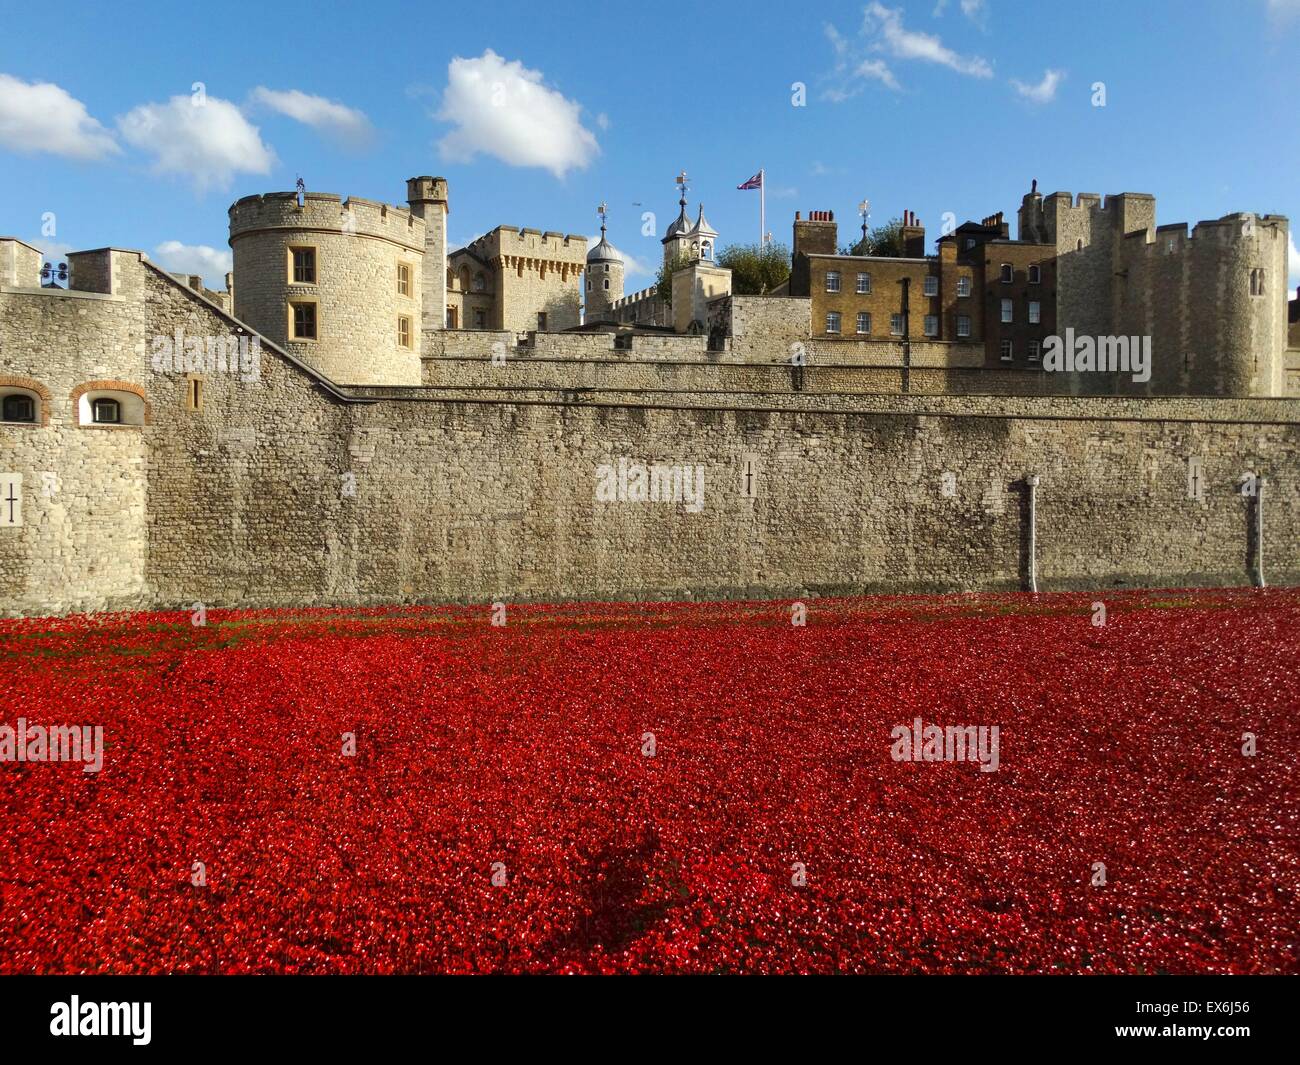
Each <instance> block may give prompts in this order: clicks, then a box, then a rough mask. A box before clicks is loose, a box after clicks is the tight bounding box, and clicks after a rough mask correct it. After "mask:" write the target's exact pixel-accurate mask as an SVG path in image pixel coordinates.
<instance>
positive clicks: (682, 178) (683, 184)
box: [677, 170, 686, 203]
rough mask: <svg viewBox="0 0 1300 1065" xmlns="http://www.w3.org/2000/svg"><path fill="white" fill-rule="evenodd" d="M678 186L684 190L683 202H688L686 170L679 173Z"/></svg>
mask: <svg viewBox="0 0 1300 1065" xmlns="http://www.w3.org/2000/svg"><path fill="white" fill-rule="evenodd" d="M677 187H678V188H679V189H681V190H682V203H685V202H686V171H685V170H683V171H682V172H681V173H680V174H678V175H677Z"/></svg>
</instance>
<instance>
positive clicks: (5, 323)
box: [0, 250, 152, 613]
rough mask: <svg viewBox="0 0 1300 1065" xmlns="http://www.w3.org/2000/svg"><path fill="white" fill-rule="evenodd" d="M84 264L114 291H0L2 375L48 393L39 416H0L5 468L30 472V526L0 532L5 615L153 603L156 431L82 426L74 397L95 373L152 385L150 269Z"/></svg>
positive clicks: (106, 260) (26, 500)
mask: <svg viewBox="0 0 1300 1065" xmlns="http://www.w3.org/2000/svg"><path fill="white" fill-rule="evenodd" d="M81 262H82V266H83V269H82V271H81V273H82V276H83V277H85V276H90V275H91V274H98V275H100V276H102V277H107V276H108V275H109V274H110V273H112V274H113V275H114V276H115V278H116V282H117V292H116V293H115V294H112V295H110V294H107V293H81V292H70V291H65V290H61V289H28V290H27V291H25V292H17V291H13V290H12V289H9V290H6V289H5V288H3V287H0V383H8V382H9V381H12V380H14V379H18V380H24V379H26V380H30V381H32V382H33V383H35V384H37V385H39V386H40V389H33V391H38V392H39V391H41V390H44V391H46V392H48V394H49V402H48V403H44V404H43V407H44V412H43V413H44V414H45V415H46V418H43V419H38V422H37V423H36V424H32V425H23V424H14V423H8V422H5V423H0V472H4V473H18V474H21V476H22V490H21V496H22V501H21V508H20V509H21V514H22V525H21V526H20V527H17V528H0V613H59V612H64V611H81V610H93V609H102V608H105V607H130V606H140V605H143V604H144V602H145V596H144V589H145V565H146V558H147V556H148V545H147V532H146V502H147V496H148V486H147V461H148V453H149V451H148V445H147V443H146V439H145V437H146V434H147V433H148V432H149V429H148V427H143V426H134V425H124V426H85V427H82V426H80V425H79V424H78V420H79V419H78V418H77V414H76V406H75V402H74V400H73V398H72V397H73V395H74V392H75V390H76V389H78V388H79V387H80V386H83V385H85V384H88V383H89V382H92V381H116V382H121V383H123V384H128V385H137V386H142V385H146V384H147V380H146V370H147V364H146V360H145V358H144V354H143V353H144V351H145V347H144V341H145V338H146V337H147V336H148V335H150V333H151V332H152V330H151V329H150V327H149V312H148V309H147V307H146V305H145V304H144V302H143V299H142V294H143V278H142V271H143V269H144V268H143V267H142V266H141V265H140V257H139V253H138V252H133V253H132V252H118V251H109V250H106V251H103V252H98V253H86V254H85V255H84V256H82V257H81ZM110 263H111V264H112V265H111V266H110ZM132 263H133V264H134V267H133V268H132ZM42 421H46V424H41V422H42Z"/></svg>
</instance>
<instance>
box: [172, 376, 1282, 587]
mask: <svg viewBox="0 0 1300 1065" xmlns="http://www.w3.org/2000/svg"><path fill="white" fill-rule="evenodd" d="M894 399H895V402H894V410H893V411H892V412H888V413H887V412H883V411H882V412H873V413H864V414H852V413H841V412H810V413H798V412H793V411H762V410H755V411H745V410H728V409H711V410H710V409H704V410H671V409H655V408H646V407H643V406H639V405H636V404H635V403H632V404H627V405H615V406H573V405H566V404H560V403H545V404H529V403H483V404H470V403H458V402H448V401H446V400H433V401H420V400H417V399H413V398H412V399H397V400H390V401H385V402H379V403H374V404H368V405H364V406H348V407H340V408H337V409H335V410H333V411H328V412H327V411H319V412H316V413H315V414H314V415H312V416H304V417H302V418H300V419H299V420H297V422H296V423H295V424H294V425H293V426H292V427H291V428H290V431H288V432H285V431H284V430H283V429H282V428H280V427H273V426H268V425H266V424H265V422H264V421H263V420H261V419H259V418H258V417H256V416H254V417H253V418H252V419H251V421H252V424H251V425H250V428H252V429H253V432H254V443H253V445H252V447H251V449H250V451H249V455H248V457H247V462H248V471H249V475H248V476H246V477H245V476H231V477H229V479H228V480H225V479H217V480H212V481H210V482H208V483H206V484H205V489H206V492H207V493H210V494H209V495H207V496H205V504H204V518H205V522H204V523H203V525H202V527H204V528H205V529H206V528H208V526H207V522H212V523H215V528H213V529H211V531H210V532H205V533H204V536H205V540H204V542H203V543H202V544H201V545H191V544H190V543H189V533H188V532H186V531H185V530H186V529H188V528H189V527H190V526H188V525H187V526H185V527H184V529H183V528H182V527H181V526H173V525H171V524H170V523H169V524H168V526H167V528H168V529H169V530H173V529H174V531H175V533H176V534H177V535H178V536H179V537H180V539H178V540H177V541H176V542H174V543H167V544H166V545H164V544H161V543H159V539H158V529H157V528H156V527H155V531H154V539H153V540H152V541H151V543H152V544H153V546H154V547H155V548H162V547H163V546H166V547H167V549H168V553H169V554H172V555H176V556H193V555H195V554H198V555H200V556H202V557H204V558H205V559H206V560H207V561H206V562H205V563H204V564H201V565H200V566H198V567H194V566H189V567H185V568H180V567H178V568H175V569H170V568H169V569H165V570H164V569H162V568H160V567H156V566H155V567H152V572H151V579H152V581H153V582H154V585H155V594H156V595H157V596H158V597H159V599H160V600H161V601H163V602H169V601H175V602H178V603H179V602H188V601H191V600H194V599H199V600H205V601H207V600H211V601H214V602H231V603H233V602H239V603H249V602H261V603H300V602H320V601H326V602H361V603H365V602H372V603H379V602H392V601H403V600H407V601H409V600H421V599H432V600H447V599H460V600H469V601H478V602H483V603H486V602H489V601H491V600H494V599H497V598H500V599H503V600H505V601H507V602H510V601H517V600H521V599H548V600H549V599H562V598H622V597H670V596H671V597H683V598H685V597H696V596H702V595H785V594H791V595H794V594H799V595H803V594H819V593H830V592H847V591H864V590H885V589H888V590H919V589H932V590H945V589H959V588H962V589H974V588H980V589H1001V588H1015V587H1019V586H1020V585H1021V582H1022V581H1023V575H1024V568H1025V556H1024V551H1025V547H1024V528H1025V527H1024V510H1023V506H1024V501H1023V495H1022V494H1021V490H1020V488H1019V481H1020V479H1021V478H1022V477H1023V476H1024V475H1025V474H1026V473H1027V472H1031V471H1033V472H1037V473H1039V474H1040V475H1041V476H1042V478H1043V483H1042V487H1041V488H1040V494H1039V526H1038V543H1039V556H1038V561H1039V573H1040V580H1041V585H1042V587H1043V588H1045V589H1051V588H1067V587H1097V588H1101V589H1104V588H1106V587H1112V586H1119V585H1132V584H1155V585H1189V584H1206V583H1212V584H1241V583H1245V582H1246V581H1247V580H1248V572H1249V571H1248V568H1247V559H1248V555H1247V543H1248V523H1247V518H1248V513H1249V505H1248V503H1247V502H1246V501H1244V500H1243V499H1242V498H1241V497H1240V496H1239V495H1237V494H1236V492H1235V478H1236V476H1237V475H1238V474H1239V473H1240V472H1241V471H1242V470H1243V469H1244V468H1247V467H1249V466H1250V465H1265V466H1267V468H1268V469H1269V471H1270V472H1272V473H1273V474H1274V489H1273V490H1272V491H1271V493H1270V496H1269V504H1268V505H1269V514H1270V519H1269V528H1270V538H1269V541H1268V548H1267V555H1266V566H1267V569H1268V571H1269V573H1270V576H1271V578H1272V579H1273V580H1274V581H1285V580H1290V581H1296V580H1300V570H1297V567H1296V563H1295V559H1296V557H1297V548H1298V547H1300V535H1298V533H1297V530H1298V529H1300V522H1298V521H1297V519H1298V518H1300V498H1297V492H1296V469H1297V464H1298V463H1300V426H1297V424H1296V414H1297V412H1296V410H1295V409H1294V407H1293V408H1291V409H1290V410H1289V412H1288V414H1289V417H1290V418H1291V419H1292V420H1291V422H1290V423H1289V424H1284V425H1269V424H1249V423H1233V422H1216V421H1213V420H1205V419H1204V418H1202V419H1199V420H1194V421H1189V422H1173V421H1124V420H1116V419H1113V418H1105V417H1087V416H1084V417H1082V418H1068V417H1067V418H1053V417H1041V416H1034V415H1029V416H1020V415H1012V416H1004V415H1000V414H997V413H995V412H994V411H995V409H996V408H995V407H994V408H993V409H990V410H987V412H986V413H984V414H981V415H969V414H963V415H959V416H946V415H943V414H933V413H920V412H910V411H908V410H906V404H905V403H900V402H899V399H900V397H894ZM985 402H986V403H987V402H988V401H987V400H986V401H985ZM1028 402H1030V401H1027V400H1023V399H1022V400H1018V401H1017V403H1018V404H1025V403H1028ZM900 407H901V408H903V409H899V408H900ZM1136 409H1138V410H1141V409H1142V408H1141V407H1140V406H1139V407H1137V408H1136ZM249 413H250V414H252V413H253V412H249ZM193 451H194V446H193V445H192V444H191V445H189V446H186V445H185V443H184V442H183V440H181V439H176V440H174V441H168V442H167V443H166V444H165V446H163V447H161V448H160V449H159V450H158V451H156V452H155V454H154V455H153V462H154V466H155V474H154V485H155V486H156V488H155V490H156V491H157V490H161V491H164V492H165V493H166V496H167V497H168V498H170V497H172V496H173V495H174V494H175V493H174V492H173V491H172V490H171V489H170V488H169V487H168V486H169V484H171V483H172V482H177V483H180V484H184V483H187V481H188V480H189V478H191V477H193V476H194V473H193V464H194V460H193V458H192V457H191V456H192V454H193ZM1189 455H1201V456H1204V461H1205V472H1206V476H1207V477H1208V479H1209V485H1210V489H1209V492H1208V495H1207V499H1206V501H1205V502H1204V503H1195V502H1192V501H1190V500H1188V499H1187V490H1186V480H1187V477H1186V458H1187V456H1189ZM747 456H748V457H751V458H752V459H753V460H754V461H756V463H757V473H758V478H759V481H758V484H759V489H758V496H757V497H756V498H755V499H752V500H751V499H748V498H746V497H745V495H744V494H743V492H742V489H741V470H742V463H743V461H744V459H745V458H746V457H747ZM620 458H627V459H629V460H631V461H634V462H636V461H639V462H644V463H654V462H658V463H664V464H677V465H682V466H690V467H695V466H700V467H702V468H703V470H704V484H705V490H704V491H705V495H704V505H703V508H702V509H701V511H700V512H699V513H690V512H688V511H686V510H685V508H684V507H683V506H680V505H665V504H651V503H633V502H625V503H617V502H597V501H596V499H595V487H596V482H597V476H598V474H597V470H598V467H599V466H600V465H601V464H614V465H616V464H617V463H618V461H619V459H620ZM349 472H351V473H353V474H354V475H355V477H356V494H355V496H354V497H351V498H348V497H346V496H344V495H342V494H341V493H340V492H339V488H338V486H339V482H340V478H341V477H342V476H343V475H345V474H346V473H349ZM944 472H953V473H954V474H955V475H956V485H957V494H956V496H955V497H954V498H945V497H944V496H943V494H942V490H941V483H942V475H943V473H944ZM231 512H237V513H239V514H241V516H242V520H241V523H240V525H239V527H238V530H236V529H234V528H232V526H231V524H230V522H229V520H228V519H227V518H225V517H224V515H227V514H229V513H231ZM830 530H833V531H834V535H827V534H828V531H830ZM217 542H220V543H223V544H229V545H230V553H229V556H228V557H229V559H230V562H228V563H224V564H218V562H219V560H218V559H215V558H213V557H212V556H211V555H205V554H204V552H206V551H210V550H211V549H212V546H213V544H214V543H217ZM235 559H238V569H237V570H235V571H234V572H225V570H226V568H227V567H228V566H232V565H235V562H234V560H235Z"/></svg>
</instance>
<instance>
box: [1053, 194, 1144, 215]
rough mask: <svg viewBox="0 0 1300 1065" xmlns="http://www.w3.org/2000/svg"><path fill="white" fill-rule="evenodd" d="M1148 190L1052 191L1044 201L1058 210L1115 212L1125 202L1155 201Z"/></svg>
mask: <svg viewBox="0 0 1300 1065" xmlns="http://www.w3.org/2000/svg"><path fill="white" fill-rule="evenodd" d="M1155 199H1156V198H1155V197H1154V196H1152V195H1151V194H1150V193H1149V192H1112V193H1108V194H1107V195H1106V196H1102V195H1101V194H1100V193H1096V192H1080V193H1079V194H1078V195H1077V196H1076V195H1074V194H1072V193H1069V192H1053V193H1051V194H1050V195H1048V196H1046V197H1044V201H1043V202H1044V203H1045V204H1048V205H1050V206H1051V207H1053V208H1056V209H1058V210H1068V211H1104V212H1107V213H1111V214H1114V213H1117V212H1118V211H1120V210H1121V209H1122V208H1123V207H1124V205H1125V204H1126V203H1130V202H1137V201H1139V200H1140V201H1144V202H1149V203H1154V202H1155Z"/></svg>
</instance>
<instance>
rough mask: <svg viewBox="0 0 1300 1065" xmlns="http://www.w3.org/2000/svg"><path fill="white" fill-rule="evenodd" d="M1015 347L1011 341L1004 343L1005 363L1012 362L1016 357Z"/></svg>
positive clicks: (1003, 356)
mask: <svg viewBox="0 0 1300 1065" xmlns="http://www.w3.org/2000/svg"><path fill="white" fill-rule="evenodd" d="M1015 351H1016V348H1015V345H1014V344H1012V343H1011V341H1009V340H1004V341H1002V348H1001V356H1002V361H1003V362H1010V361H1011V360H1012V359H1014V358H1015V357H1016V356H1015Z"/></svg>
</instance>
